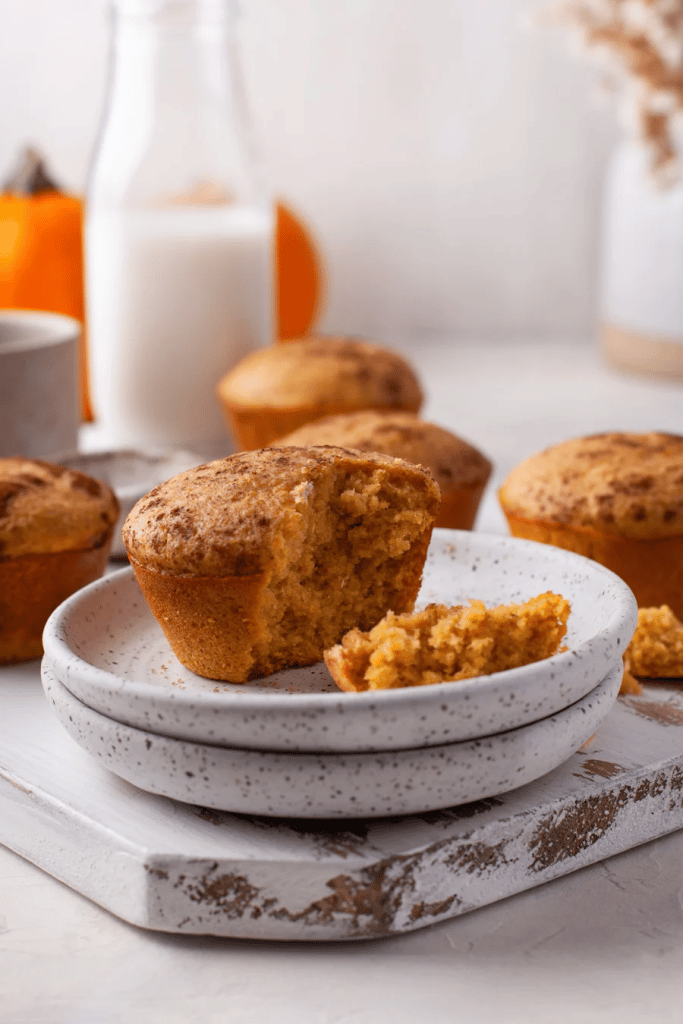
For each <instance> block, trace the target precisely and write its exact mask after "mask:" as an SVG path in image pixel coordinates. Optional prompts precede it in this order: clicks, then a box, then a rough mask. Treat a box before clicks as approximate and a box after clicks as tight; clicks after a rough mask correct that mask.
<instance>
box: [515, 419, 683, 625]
mask: <svg viewBox="0 0 683 1024" xmlns="http://www.w3.org/2000/svg"><path fill="white" fill-rule="evenodd" d="M499 500H500V504H501V507H502V509H503V512H504V513H505V516H506V518H507V521H508V524H509V527H510V532H511V533H512V534H514V536H516V537H526V538H528V539H529V540H537V541H542V542H543V543H546V544H555V545H557V546H558V547H561V548H568V549H569V550H571V551H577V552H578V553H579V554H582V555H587V556H588V557H589V558H593V559H595V561H596V562H600V563H601V564H602V565H605V566H607V568H608V569H612V570H613V571H614V572H616V573H617V574H618V575H619V576H621V577H622V579H623V580H625V581H626V583H628V585H629V586H630V587H631V589H632V590H633V592H634V594H635V596H636V599H637V601H638V604H639V606H641V607H649V606H654V605H657V606H658V605H662V604H668V605H669V606H670V607H671V608H672V609H673V610H674V612H675V613H676V614H677V615H678V616H683V437H680V436H679V435H676V434H663V433H654V432H653V433H649V434H630V433H618V432H612V433H606V434H595V435H592V436H590V437H581V438H575V439H573V440H571V441H565V442H564V443H562V444H558V445H555V446H554V447H552V448H548V449H546V450H545V451H542V452H540V453H539V454H537V455H533V456H532V457H531V458H529V459H526V461H525V462H523V463H521V465H519V466H517V468H516V469H514V470H513V471H512V473H510V475H509V476H508V478H507V479H506V480H505V482H504V483H503V486H502V487H501V489H500V491H499Z"/></svg>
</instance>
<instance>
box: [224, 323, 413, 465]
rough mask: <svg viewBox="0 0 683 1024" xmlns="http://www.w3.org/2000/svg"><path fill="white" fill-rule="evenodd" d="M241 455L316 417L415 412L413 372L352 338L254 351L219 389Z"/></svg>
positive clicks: (395, 357)
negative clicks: (382, 411)
mask: <svg viewBox="0 0 683 1024" xmlns="http://www.w3.org/2000/svg"><path fill="white" fill-rule="evenodd" d="M217 395H218V399H219V401H220V403H221V406H222V408H223V411H224V413H225V416H226V418H227V421H228V425H229V426H230V429H231V431H232V433H233V434H234V436H235V440H236V441H237V443H238V445H239V446H240V447H241V448H242V449H244V450H250V449H253V448H263V447H265V446H266V445H269V444H272V443H273V441H276V440H277V439H278V438H280V437H284V435H285V434H289V433H290V432H291V431H292V430H296V429H297V428H298V427H300V426H303V424H304V423H310V422H311V421H312V420H318V419H320V418H321V417H322V416H331V415H335V414H337V413H346V412H356V411H357V410H359V409H404V410H407V411H409V412H418V411H419V409H420V407H421V405H422V391H421V388H420V384H419V381H418V379H417V376H416V375H415V371H414V370H413V369H412V367H411V366H410V365H409V363H408V362H407V361H406V360H405V359H403V357H402V356H400V355H398V353H396V352H392V351H390V350H389V349H385V348H380V347H379V346H378V345H374V344H371V343H369V342H366V341H359V340H356V339H353V338H342V337H329V338H327V337H311V338H304V339H302V340H300V341H289V342H287V343H286V344H279V345H271V346H270V347H269V348H262V349H258V350H257V351H256V352H252V353H251V354H250V355H248V356H247V357H246V358H245V359H242V360H241V362H239V363H238V364H237V365H236V366H235V367H233V369H232V370H231V371H230V372H229V373H228V374H226V376H225V377H223V378H222V380H221V381H220V382H219V383H218V387H217Z"/></svg>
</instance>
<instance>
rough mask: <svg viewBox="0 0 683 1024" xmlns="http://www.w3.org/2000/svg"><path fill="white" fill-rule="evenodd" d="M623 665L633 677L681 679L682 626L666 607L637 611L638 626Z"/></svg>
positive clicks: (682, 671)
mask: <svg viewBox="0 0 683 1024" xmlns="http://www.w3.org/2000/svg"><path fill="white" fill-rule="evenodd" d="M624 664H625V666H626V670H627V671H628V672H630V673H631V675H633V676H641V677H643V678H649V679H661V678H670V679H677V678H681V677H683V624H682V623H681V622H680V621H679V620H678V619H677V618H676V616H675V615H674V613H673V612H672V611H671V609H670V608H669V607H668V605H662V606H661V607H660V608H639V609H638V625H637V626H636V630H635V633H634V634H633V637H632V639H631V642H630V644H629V645H628V647H627V649H626V653H625V655H624Z"/></svg>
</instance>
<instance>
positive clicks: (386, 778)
mask: <svg viewBox="0 0 683 1024" xmlns="http://www.w3.org/2000/svg"><path fill="white" fill-rule="evenodd" d="M622 675H623V666H622V665H621V664H619V665H616V666H614V667H613V668H612V669H611V671H610V673H609V674H608V675H607V677H606V678H605V679H604V680H603V681H602V682H601V683H599V684H598V686H597V687H595V689H594V690H592V691H591V693H589V694H588V695H587V696H585V697H583V698H582V699H581V700H579V701H577V702H576V703H575V704H573V705H572V706H571V707H570V708H566V709H565V710H564V711H560V712H558V714H556V715H552V716H551V717H550V718H545V719H543V720H542V721H540V722H533V723H532V724H531V725H525V726H522V728H520V729H514V730H512V731H510V732H504V733H500V734H499V735H497V736H488V737H483V738H481V739H476V740H469V741H467V742H465V743H450V744H446V745H440V746H437V747H424V748H422V749H418V750H389V751H383V752H378V753H365V754H358V753H349V754H288V753H271V752H268V751H262V750H239V749H233V748H228V747H214V746H209V745H208V744H201V743H185V742H183V741H182V740H176V739H171V738H169V737H167V736H160V735H158V733H152V732H144V731H142V730H140V729H131V728H130V726H127V725H122V724H121V723H120V722H115V721H114V720H113V719H111V718H106V717H105V716H104V715H100V714H99V713H98V712H97V711H93V710H92V709H91V708H88V707H86V705H85V704H82V703H81V702H80V701H79V700H77V699H76V698H75V697H74V696H72V694H70V693H69V691H68V690H67V689H66V687H65V686H62V684H61V683H60V682H59V681H58V680H57V679H56V677H55V676H54V674H53V673H52V671H51V670H50V668H49V667H48V666H47V665H45V663H43V672H42V679H43V687H44V689H45V694H46V696H47V699H48V701H49V702H50V704H51V705H52V707H53V708H54V710H55V712H56V714H57V717H58V718H59V721H60V722H61V724H62V725H63V726H64V728H65V729H66V730H67V732H68V733H69V734H70V736H71V737H72V738H73V739H74V740H75V741H76V742H77V743H78V744H79V745H80V746H81V747H83V748H84V749H85V750H87V751H88V752H89V753H90V754H92V755H93V756H94V757H96V758H98V760H99V761H100V762H101V763H102V764H104V766H105V767H106V768H108V769H109V770H110V771H112V772H114V774H115V775H119V776H120V777H121V778H123V779H126V781H127V782H131V783H132V784H133V785H134V786H138V787H139V788H140V789H144V790H146V791H147V792H148V793H157V794H159V795H160V796H167V797H171V799H173V800H180V801H183V802H185V803H191V804H198V805H199V806H201V807H212V808H215V809H217V810H221V811H236V812H240V813H243V814H266V815H273V816H276V817H295V818H371V817H381V816H384V815H389V814H420V813H424V812H426V811H433V810H437V809H439V808H442V807H453V806H455V805H457V804H464V803H470V802H471V801H473V800H482V799H484V798H485V797H492V796H497V795H498V794H500V793H506V792H508V791H509V790H511V789H517V788H518V787H519V786H523V785H526V783H528V782H533V781H534V779H538V778H540V777H541V776H542V775H545V774H547V772H549V771H551V770H552V769H553V768H556V767H557V766H558V765H559V764H561V763H562V762H563V761H565V760H566V759H567V758H568V757H571V755H572V754H573V753H574V752H575V751H576V750H578V748H579V747H580V746H582V744H583V743H585V742H586V740H587V739H588V738H589V737H590V736H591V735H592V734H593V733H594V732H595V731H596V729H597V728H598V726H599V725H600V723H601V722H602V720H603V719H604V718H605V716H606V715H607V714H608V712H609V710H610V708H611V707H612V705H613V704H614V701H615V699H616V696H617V693H618V692H619V686H620V683H621V678H622Z"/></svg>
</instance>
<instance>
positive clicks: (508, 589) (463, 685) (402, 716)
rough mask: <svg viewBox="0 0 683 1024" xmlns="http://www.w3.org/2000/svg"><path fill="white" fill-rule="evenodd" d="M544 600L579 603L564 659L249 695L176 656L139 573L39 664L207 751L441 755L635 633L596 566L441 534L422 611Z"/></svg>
mask: <svg viewBox="0 0 683 1024" xmlns="http://www.w3.org/2000/svg"><path fill="white" fill-rule="evenodd" d="M545 590H553V591H555V592H557V593H561V594H564V596H565V597H567V598H568V599H569V600H570V601H571V605H572V612H571V615H570V618H569V625H568V635H567V643H568V645H569V650H568V651H566V652H565V653H563V654H558V655H556V656H555V657H553V658H548V659H547V660H545V661H542V662H538V663H536V664H534V665H528V666H525V667H523V668H517V669H512V670H510V671H508V672H499V673H496V674H495V675H491V676H485V677H480V678H478V679H471V680H465V681H462V682H459V683H437V684H435V685H434V686H423V687H419V688H411V689H400V690H392V691H383V692H374V693H342V692H341V691H340V690H338V689H337V687H336V686H335V685H334V683H333V681H332V679H331V677H330V675H329V673H328V671H327V669H326V668H325V666H324V664H320V665H314V666H311V667H309V668H305V669H296V670H290V671H286V672H279V673H277V674H276V675H273V676H269V677H267V678H263V679H259V680H254V681H253V682H251V683H249V684H245V685H239V686H236V685H234V684H230V683H217V682H213V681H211V680H207V679H202V678H200V677H199V676H197V675H195V674H194V673H192V672H190V671H189V670H188V669H186V668H184V667H183V666H182V665H181V664H180V663H179V662H178V660H177V659H176V658H175V656H174V655H173V653H172V652H171V649H170V648H169V646H168V643H167V642H166V639H165V637H164V635H163V633H162V631H161V629H160V628H159V626H158V625H157V622H156V620H155V619H154V617H153V616H152V613H151V612H150V611H149V609H148V607H147V604H146V603H145V600H144V598H143V597H142V595H141V593H140V591H139V589H138V586H137V583H136V582H135V578H134V576H133V573H132V570H130V569H125V570H122V571H120V572H118V573H114V574H112V575H110V576H107V577H105V578H104V579H102V580H99V581H97V582H96V583H93V584H91V585H90V586H88V587H86V588H84V589H83V590H82V591H80V592H79V593H78V594H76V595H74V596H73V597H71V598H69V599H68V600H67V601H66V602H65V603H64V604H63V605H61V607H60V608H58V609H57V611H56V612H55V613H54V614H53V615H52V617H51V618H50V620H49V622H48V624H47V627H46V629H45V636H44V642H45V657H46V661H47V663H48V664H49V665H50V667H51V668H53V670H54V672H55V675H56V676H57V678H58V679H59V680H60V681H61V682H62V683H63V684H64V685H65V686H66V687H67V689H69V690H70V691H71V693H73V694H74V695H75V696H76V697H78V698H79V700H81V701H83V703H84V704H87V705H88V706H89V707H92V708H94V709H95V710H96V711H100V712H101V713H102V714H104V715H108V716H109V717H110V718H115V719H117V720H118V721H121V722H124V723H126V724H128V725H131V726H135V727H136V728H141V729H146V730H148V731H150V732H156V733H162V734H163V735H166V736H174V737H176V738H178V739H187V740H195V741H198V742H200V743H211V744H225V745H227V746H239V747H249V748H252V749H257V750H258V749H261V750H309V751H311V750H313V751H349V750H351V751H364V750H392V749H394V750H395V749H400V748H406V747H422V746H435V745H437V744H441V743H452V742H456V741H460V740H466V739H471V738H474V737H476V736H486V735H491V734H493V733H496V732H502V731H504V730H506V729H511V728H516V727H517V726H520V725H524V724H526V723H528V722H533V721H537V720H538V719H541V718H544V717H546V716H547V715H551V714H554V713H555V712H556V711H559V710H561V709H562V708H565V707H567V706H568V705H570V704H572V703H573V702H574V701H576V700H578V699H579V698H580V697H583V696H584V695H585V694H586V693H588V692H589V691H590V690H592V689H593V687H594V686H596V685H597V683H598V682H599V681H600V680H601V679H603V678H604V677H605V675H606V673H607V672H608V670H609V669H610V667H611V666H612V665H614V664H615V662H617V661H620V659H621V655H622V653H623V651H624V649H625V647H626V645H627V643H628V641H629V639H630V637H631V634H632V632H633V630H634V628H635V623H636V616H637V609H636V604H635V599H634V598H633V595H632V594H631V591H630V590H629V589H628V587H627V586H626V585H625V584H624V583H623V582H622V581H621V580H620V579H619V578H618V577H617V576H615V575H614V574H613V573H611V572H609V571H608V570H607V569H604V568H603V567H602V566H600V565H598V564H597V563H595V562H591V561H589V560H588V559H586V558H582V557H580V556H579V555H574V554H572V553H571V552H568V551H563V550H561V549H560V548H554V547H550V546H548V545H543V544H534V543H532V542H530V541H524V540H516V539H514V538H510V537H501V536H494V535H490V536H488V535H485V534H476V533H468V532H460V531H455V530H436V531H435V532H434V536H433V539H432V543H431V546H430V549H429V554H428V557H427V562H426V566H425V572H424V582H423V587H422V590H421V592H420V598H419V604H420V605H425V604H427V603H428V602H430V601H438V602H443V603H444V604H449V605H451V604H457V603H461V602H465V601H467V600H468V599H469V598H481V599H482V600H484V602H485V603H487V604H489V605H493V604H500V603H501V602H510V601H521V600H526V599H528V598H530V597H532V596H534V595H535V594H538V593H541V592H543V591H545Z"/></svg>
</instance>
